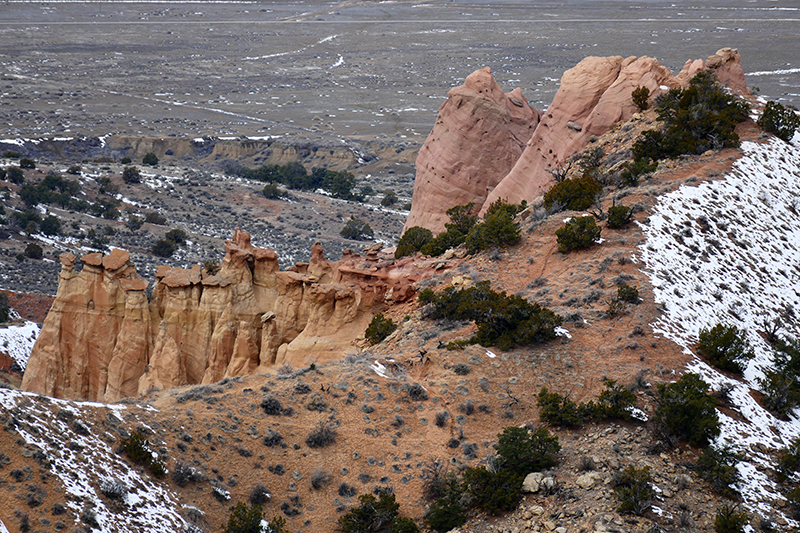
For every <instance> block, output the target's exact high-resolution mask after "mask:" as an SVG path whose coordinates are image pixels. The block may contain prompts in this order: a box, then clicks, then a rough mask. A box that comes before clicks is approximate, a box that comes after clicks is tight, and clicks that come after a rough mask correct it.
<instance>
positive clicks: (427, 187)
mask: <svg viewBox="0 0 800 533" xmlns="http://www.w3.org/2000/svg"><path fill="white" fill-rule="evenodd" d="M538 120H539V113H538V112H537V111H536V109H534V108H532V107H530V105H528V100H527V99H526V98H525V97H524V96H523V95H522V91H520V89H519V88H517V89H515V90H513V91H512V92H510V93H508V94H505V93H503V90H502V89H501V88H500V86H499V85H497V83H496V82H495V80H494V77H493V76H492V73H491V70H490V69H489V68H484V69H481V70H476V71H475V72H473V73H472V74H470V75H469V76H467V79H466V81H465V82H464V85H461V86H460V87H455V88H453V89H451V90H450V92H449V93H448V94H447V100H445V101H444V103H443V104H442V105H441V107H440V108H439V116H438V117H437V119H436V124H435V125H434V127H433V130H432V131H431V133H430V135H429V136H428V139H427V140H426V141H425V144H424V145H423V147H422V148H421V149H420V151H419V155H418V156H417V176H416V181H415V183H414V197H413V200H412V203H411V212H410V213H409V215H408V220H407V221H406V225H405V228H406V229H407V228H410V227H412V226H423V227H426V228H429V229H430V230H431V231H433V232H441V231H443V230H444V224H445V222H448V218H447V215H446V214H445V211H446V210H447V209H449V208H450V207H453V206H455V205H463V204H467V203H469V202H475V204H476V205H477V206H480V205H482V204H483V202H484V200H485V199H486V195H487V193H488V191H490V190H491V189H493V188H494V187H495V186H496V185H497V184H498V183H499V181H500V179H501V178H502V177H503V176H505V175H506V173H508V171H509V170H511V167H513V166H514V163H515V162H516V161H517V159H518V158H519V156H520V155H521V154H522V151H523V150H524V149H525V144H526V143H527V141H528V139H530V137H531V135H532V134H533V131H534V129H535V128H536V124H537V123H538ZM442 206H446V207H445V208H444V209H442Z"/></svg>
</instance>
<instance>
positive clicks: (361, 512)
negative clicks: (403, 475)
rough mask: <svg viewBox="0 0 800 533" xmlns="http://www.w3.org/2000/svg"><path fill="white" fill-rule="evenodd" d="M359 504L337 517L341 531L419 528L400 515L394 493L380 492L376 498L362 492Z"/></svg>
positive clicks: (385, 532) (407, 532)
mask: <svg viewBox="0 0 800 533" xmlns="http://www.w3.org/2000/svg"><path fill="white" fill-rule="evenodd" d="M358 501H359V503H360V505H359V506H358V507H354V508H352V509H350V511H349V512H347V513H346V514H344V515H342V516H341V517H339V520H338V523H339V529H340V530H341V531H342V533H365V532H369V533H401V532H402V533H414V532H418V531H419V528H418V527H417V526H416V524H414V522H412V521H411V520H409V519H407V518H403V517H401V516H400V504H399V503H397V501H396V500H395V495H394V494H389V493H387V492H381V493H380V494H379V495H378V497H377V498H376V497H375V496H373V495H372V494H362V495H361V496H359V498H358Z"/></svg>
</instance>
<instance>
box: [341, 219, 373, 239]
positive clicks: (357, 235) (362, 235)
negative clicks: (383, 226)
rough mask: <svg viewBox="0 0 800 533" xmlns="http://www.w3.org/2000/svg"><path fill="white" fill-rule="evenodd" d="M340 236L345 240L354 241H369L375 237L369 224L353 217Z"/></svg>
mask: <svg viewBox="0 0 800 533" xmlns="http://www.w3.org/2000/svg"><path fill="white" fill-rule="evenodd" d="M339 234H340V235H341V236H342V237H344V238H345V239H351V240H354V241H368V240H370V239H371V238H372V237H373V236H374V235H375V233H374V232H373V231H372V228H371V227H370V225H369V224H367V223H366V222H364V221H363V220H359V219H357V218H356V217H352V216H351V217H350V220H348V221H347V223H346V224H345V225H344V227H343V228H342V231H340V232H339Z"/></svg>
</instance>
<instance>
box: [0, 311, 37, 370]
mask: <svg viewBox="0 0 800 533" xmlns="http://www.w3.org/2000/svg"><path fill="white" fill-rule="evenodd" d="M40 329H41V328H40V327H39V325H38V324H36V322H29V321H26V322H25V323H24V324H21V325H16V324H15V325H11V326H3V327H0V350H2V351H4V352H6V353H7V354H8V355H10V356H11V358H12V359H14V360H15V361H16V362H17V364H18V365H19V366H20V367H21V368H22V369H23V370H25V367H26V366H27V365H28V357H29V356H30V355H31V350H32V349H33V345H34V343H35V342H36V337H38V336H39V330H40Z"/></svg>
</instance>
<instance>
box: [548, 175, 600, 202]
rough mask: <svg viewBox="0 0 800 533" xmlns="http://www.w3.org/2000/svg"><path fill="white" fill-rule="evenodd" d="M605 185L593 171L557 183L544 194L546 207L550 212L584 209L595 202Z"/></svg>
mask: <svg viewBox="0 0 800 533" xmlns="http://www.w3.org/2000/svg"><path fill="white" fill-rule="evenodd" d="M602 191H603V185H602V184H601V183H600V182H599V181H597V180H596V179H595V178H594V176H593V175H592V173H591V172H584V174H583V175H582V176H578V177H575V178H570V179H565V180H564V181H562V182H560V183H556V184H555V185H553V187H552V188H551V189H550V190H549V191H547V192H546V193H545V194H544V208H545V209H547V211H549V212H554V211H555V212H557V211H564V210H569V211H583V210H585V209H588V208H589V207H591V205H592V204H594V202H595V200H596V199H597V197H598V196H599V195H600V193H601V192H602Z"/></svg>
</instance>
